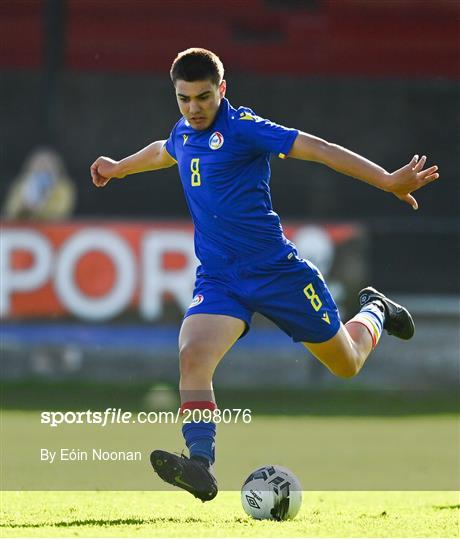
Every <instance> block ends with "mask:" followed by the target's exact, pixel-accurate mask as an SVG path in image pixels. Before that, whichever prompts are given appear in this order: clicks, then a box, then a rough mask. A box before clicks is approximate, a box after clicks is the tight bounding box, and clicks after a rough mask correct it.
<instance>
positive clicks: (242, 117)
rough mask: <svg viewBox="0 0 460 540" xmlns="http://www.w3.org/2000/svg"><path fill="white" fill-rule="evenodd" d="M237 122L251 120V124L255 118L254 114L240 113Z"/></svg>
mask: <svg viewBox="0 0 460 540" xmlns="http://www.w3.org/2000/svg"><path fill="white" fill-rule="evenodd" d="M238 120H252V121H253V122H255V121H256V117H255V115H254V114H251V113H248V112H242V113H241V114H240V117H239V119H238Z"/></svg>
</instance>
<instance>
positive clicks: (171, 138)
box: [164, 126, 177, 161]
mask: <svg viewBox="0 0 460 540" xmlns="http://www.w3.org/2000/svg"><path fill="white" fill-rule="evenodd" d="M175 138H176V126H174V129H173V130H172V131H171V133H170V135H169V137H168V140H167V141H166V142H165V144H164V147H165V148H166V151H167V152H168V154H169V155H170V156H171V157H172V158H173V159H175V160H176V161H177V156H176V149H175V146H174V139H175Z"/></svg>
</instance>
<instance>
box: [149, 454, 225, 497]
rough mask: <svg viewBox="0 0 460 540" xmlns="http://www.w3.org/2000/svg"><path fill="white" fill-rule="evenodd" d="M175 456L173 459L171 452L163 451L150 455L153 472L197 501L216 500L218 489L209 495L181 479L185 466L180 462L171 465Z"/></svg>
mask: <svg viewBox="0 0 460 540" xmlns="http://www.w3.org/2000/svg"><path fill="white" fill-rule="evenodd" d="M174 460H175V458H174V456H172V457H171V454H170V453H169V452H165V451H163V450H154V451H153V452H152V453H151V454H150V463H151V465H152V467H153V470H154V471H155V472H156V473H157V474H158V476H159V477H160V478H161V479H162V480H163V481H164V482H166V483H167V484H171V485H172V486H176V487H178V488H180V489H185V490H186V491H188V492H189V493H191V494H192V495H193V496H194V497H196V498H197V499H200V500H201V501H203V502H206V501H210V500H212V499H214V497H215V496H216V495H217V489H216V491H215V493H212V494H211V495H209V494H208V493H200V494H198V492H197V491H196V490H195V488H194V487H193V486H191V485H190V484H187V483H186V482H184V481H183V480H182V479H181V477H182V475H183V466H182V464H181V463H180V462H179V461H175V463H171V461H174Z"/></svg>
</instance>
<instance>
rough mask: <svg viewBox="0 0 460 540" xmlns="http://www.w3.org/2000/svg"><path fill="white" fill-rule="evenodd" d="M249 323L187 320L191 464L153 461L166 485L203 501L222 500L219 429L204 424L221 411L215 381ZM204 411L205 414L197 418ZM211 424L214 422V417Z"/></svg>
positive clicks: (184, 381)
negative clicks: (217, 471) (215, 469)
mask: <svg viewBox="0 0 460 540" xmlns="http://www.w3.org/2000/svg"><path fill="white" fill-rule="evenodd" d="M245 326H246V323H245V322H244V321H243V320H240V319H238V318H236V317H231V316H227V315H209V314H204V313H199V314H195V315H190V316H189V317H186V318H185V319H184V322H183V324H182V328H181V331H180V336H179V356H180V394H181V409H182V411H183V412H184V415H189V416H188V421H187V423H184V424H183V428H182V433H183V436H184V439H185V442H186V445H187V448H188V449H189V454H190V458H189V459H188V458H186V457H185V456H178V455H176V454H171V453H169V452H165V451H163V450H155V451H154V452H152V454H151V456H150V460H151V463H152V466H153V468H154V469H155V471H156V472H157V473H158V474H159V476H160V477H161V478H162V479H163V480H165V481H166V482H168V483H170V484H173V485H175V486H178V487H180V488H182V489H186V490H187V491H189V492H190V493H192V494H193V495H195V497H197V498H199V499H201V500H202V501H206V500H210V499H213V498H214V497H215V496H216V494H217V482H216V480H215V478H214V476H213V474H212V469H211V466H212V464H213V463H214V444H215V436H216V424H215V423H214V422H212V421H201V420H200V418H201V415H203V418H206V417H207V416H208V415H209V413H207V414H205V413H204V412H203V411H205V410H206V411H208V410H209V411H213V410H214V409H215V408H216V404H215V398H214V392H213V387H212V377H213V375H214V371H215V369H216V367H217V365H218V363H219V362H220V360H221V359H222V358H223V356H224V355H225V353H226V352H227V351H228V350H229V349H230V348H231V347H232V345H233V344H234V343H235V342H236V341H237V340H238V338H239V337H240V336H241V335H242V333H243V332H244V330H245ZM196 410H198V411H199V414H198V415H196V414H195V415H194V411H196ZM208 418H209V417H208Z"/></svg>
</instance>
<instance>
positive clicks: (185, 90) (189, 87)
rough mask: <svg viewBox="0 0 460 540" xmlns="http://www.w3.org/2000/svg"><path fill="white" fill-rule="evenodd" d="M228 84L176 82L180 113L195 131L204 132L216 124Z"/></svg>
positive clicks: (223, 82)
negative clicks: (215, 120)
mask: <svg viewBox="0 0 460 540" xmlns="http://www.w3.org/2000/svg"><path fill="white" fill-rule="evenodd" d="M225 90H226V83H225V81H222V82H221V83H220V85H219V86H216V85H215V84H214V83H213V82H212V81H210V80H206V81H193V82H187V81H182V80H180V79H179V80H177V81H176V98H177V103H178V105H179V109H180V112H181V113H182V115H183V116H184V117H185V118H186V119H187V120H188V122H189V123H190V125H191V126H192V128H193V129H198V130H204V129H208V127H209V126H210V125H211V124H212V123H213V122H214V118H215V117H216V114H217V111H218V110H219V106H220V102H221V100H222V98H223V97H224V96H225Z"/></svg>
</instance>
